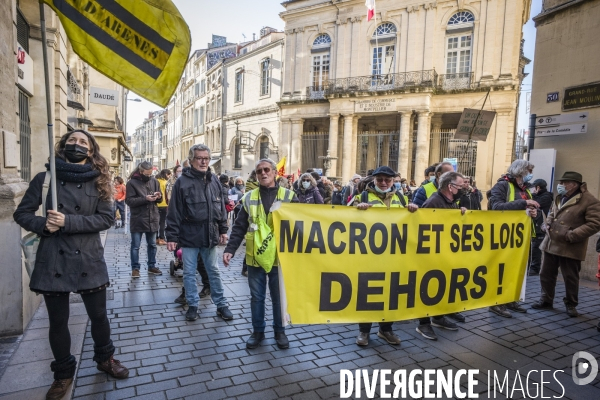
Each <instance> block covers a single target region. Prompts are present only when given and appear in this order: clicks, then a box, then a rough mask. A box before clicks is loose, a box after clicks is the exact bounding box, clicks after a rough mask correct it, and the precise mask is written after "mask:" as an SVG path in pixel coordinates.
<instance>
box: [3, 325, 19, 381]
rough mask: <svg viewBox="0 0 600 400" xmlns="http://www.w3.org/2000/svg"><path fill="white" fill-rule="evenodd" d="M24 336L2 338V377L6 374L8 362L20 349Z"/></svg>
mask: <svg viewBox="0 0 600 400" xmlns="http://www.w3.org/2000/svg"><path fill="white" fill-rule="evenodd" d="M22 338H23V335H18V336H9V337H3V338H0V376H2V375H3V374H4V371H5V370H6V367H8V361H9V360H10V357H11V356H12V355H13V354H14V352H15V350H17V348H18V347H19V343H20V342H21V339H22Z"/></svg>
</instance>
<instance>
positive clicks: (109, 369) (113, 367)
mask: <svg viewBox="0 0 600 400" xmlns="http://www.w3.org/2000/svg"><path fill="white" fill-rule="evenodd" d="M96 368H98V370H99V371H104V372H106V373H107V374H109V375H110V376H112V377H113V378H116V379H125V378H127V377H128V376H129V370H128V369H127V368H125V366H124V365H123V364H121V363H120V362H119V360H115V359H114V358H113V357H112V356H110V358H109V359H108V360H106V361H104V362H103V363H98V364H97V365H96Z"/></svg>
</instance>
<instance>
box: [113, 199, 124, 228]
mask: <svg viewBox="0 0 600 400" xmlns="http://www.w3.org/2000/svg"><path fill="white" fill-rule="evenodd" d="M114 204H115V220H116V219H117V210H119V214H120V215H121V222H122V223H123V225H125V202H124V201H115V203H114Z"/></svg>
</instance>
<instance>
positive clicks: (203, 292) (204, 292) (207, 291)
mask: <svg viewBox="0 0 600 400" xmlns="http://www.w3.org/2000/svg"><path fill="white" fill-rule="evenodd" d="M198 295H199V296H200V297H207V296H210V287H209V286H204V287H203V288H202V290H201V291H200V293H198Z"/></svg>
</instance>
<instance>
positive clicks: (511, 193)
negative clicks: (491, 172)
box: [506, 182, 537, 237]
mask: <svg viewBox="0 0 600 400" xmlns="http://www.w3.org/2000/svg"><path fill="white" fill-rule="evenodd" d="M525 191H526V192H527V195H528V196H529V198H530V199H532V198H533V196H532V195H531V192H530V191H529V189H525ZM506 201H507V202H510V201H515V185H514V184H513V183H512V182H508V198H507V199H506ZM531 236H532V237H537V235H536V233H535V222H533V218H532V219H531Z"/></svg>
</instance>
